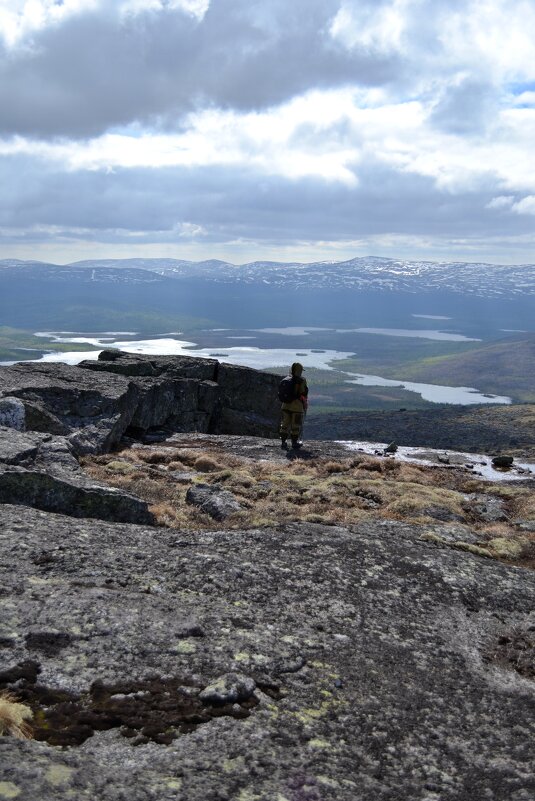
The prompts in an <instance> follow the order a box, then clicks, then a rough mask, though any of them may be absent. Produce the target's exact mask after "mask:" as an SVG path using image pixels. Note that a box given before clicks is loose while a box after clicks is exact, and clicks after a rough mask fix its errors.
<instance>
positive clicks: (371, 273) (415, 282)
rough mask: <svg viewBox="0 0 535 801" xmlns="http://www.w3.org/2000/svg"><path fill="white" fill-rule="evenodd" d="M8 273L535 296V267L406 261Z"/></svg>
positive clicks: (172, 264)
mask: <svg viewBox="0 0 535 801" xmlns="http://www.w3.org/2000/svg"><path fill="white" fill-rule="evenodd" d="M6 273H7V274H9V275H10V277H13V278H32V277H35V278H38V279H51V280H61V281H69V280H73V279H76V280H79V281H82V282H90V281H91V282H102V281H104V282H112V283H152V282H156V281H164V280H165V279H172V280H173V281H188V280H193V281H199V280H200V281H208V282H210V283H224V284H241V285H255V284H258V285H264V286H270V287H273V288H287V289H307V290H310V289H312V290H314V289H316V290H317V289H319V290H321V289H328V290H345V289H351V290H360V291H366V290H372V291H382V292H387V293H392V292H395V293H398V292H403V293H410V294H416V293H428V292H437V291H447V292H453V293H457V294H463V295H471V296H474V297H480V298H494V299H497V298H501V297H508V298H515V297H522V296H525V295H535V264H519V265H493V264H485V263H472V262H431V261H413V260H411V261H403V260H399V259H387V258H382V257H373V256H372V257H359V258H354V259H349V260H348V261H341V262H334V261H321V262H310V263H301V262H274V261H255V262H249V263H246V264H240V265H236V264H231V263H230V262H226V261H221V260H218V259H210V260H206V261H199V262H194V261H187V260H183V259H168V258H166V259H142V258H133V259H92V260H86V261H78V262H73V263H72V264H67V265H55V264H50V263H44V262H37V261H21V260H17V259H4V260H0V275H2V274H3V275H4V276H6Z"/></svg>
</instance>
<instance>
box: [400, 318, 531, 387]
mask: <svg viewBox="0 0 535 801" xmlns="http://www.w3.org/2000/svg"><path fill="white" fill-rule="evenodd" d="M534 365H535V335H533V334H532V335H524V336H523V337H522V338H519V337H518V336H517V337H515V338H507V340H504V341H503V342H494V343H491V344H485V345H482V346H481V347H475V348H473V349H471V350H470V351H468V352H466V353H456V354H453V355H448V356H436V357H433V358H428V359H424V360H422V361H421V362H419V363H417V364H415V365H413V366H411V365H405V366H404V369H403V378H405V379H408V380H411V381H425V382H427V383H430V384H445V385H449V386H460V385H462V386H477V387H478V389H481V390H482V391H484V392H491V393H495V394H505V395H512V396H513V399H514V400H515V401H516V402H519V403H533V402H535V369H533V366H534Z"/></svg>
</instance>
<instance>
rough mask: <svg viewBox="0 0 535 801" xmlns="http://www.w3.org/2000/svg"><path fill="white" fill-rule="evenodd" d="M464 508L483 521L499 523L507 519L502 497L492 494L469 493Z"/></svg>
mask: <svg viewBox="0 0 535 801" xmlns="http://www.w3.org/2000/svg"><path fill="white" fill-rule="evenodd" d="M465 508H466V510H467V511H469V512H470V513H471V514H473V515H474V516H475V517H477V518H478V519H479V520H482V521H483V522H484V523H500V522H502V521H504V520H507V519H508V515H507V512H506V510H505V503H504V501H503V499H502V498H496V497H495V496H493V495H484V494H477V493H476V494H474V495H469V496H468V500H467V503H466V506H465Z"/></svg>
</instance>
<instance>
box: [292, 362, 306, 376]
mask: <svg viewBox="0 0 535 801" xmlns="http://www.w3.org/2000/svg"><path fill="white" fill-rule="evenodd" d="M292 375H294V376H295V377H296V378H301V376H302V375H303V365H302V364H300V363H299V362H294V363H293V364H292Z"/></svg>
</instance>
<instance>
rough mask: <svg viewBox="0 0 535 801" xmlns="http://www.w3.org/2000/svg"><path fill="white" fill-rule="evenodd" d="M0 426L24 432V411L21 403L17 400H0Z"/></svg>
mask: <svg viewBox="0 0 535 801" xmlns="http://www.w3.org/2000/svg"><path fill="white" fill-rule="evenodd" d="M0 426H6V427H7V428H14V429H15V430H16V431H24V429H25V426H26V411H25V409H24V404H23V403H22V401H20V400H19V399H18V398H9V397H7V398H0Z"/></svg>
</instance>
